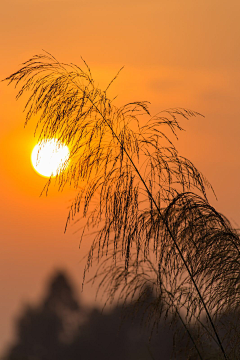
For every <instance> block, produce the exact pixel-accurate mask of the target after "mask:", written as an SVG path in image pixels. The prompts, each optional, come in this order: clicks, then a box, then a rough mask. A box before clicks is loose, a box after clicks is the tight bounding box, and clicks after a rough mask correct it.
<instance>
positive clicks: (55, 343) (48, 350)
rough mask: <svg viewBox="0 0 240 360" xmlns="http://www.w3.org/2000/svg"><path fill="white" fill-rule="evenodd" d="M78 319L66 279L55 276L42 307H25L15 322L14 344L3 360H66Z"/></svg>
mask: <svg viewBox="0 0 240 360" xmlns="http://www.w3.org/2000/svg"><path fill="white" fill-rule="evenodd" d="M80 315H81V308H80V306H79V303H78V301H77V300H76V298H75V295H74V292H73V288H72V286H71V285H70V282H69V280H68V278H67V275H66V274H65V273H63V272H58V273H57V274H54V276H53V278H52V279H51V281H50V283H49V286H48V291H47V294H46V296H45V298H44V299H43V301H42V303H41V304H40V305H39V306H36V307H32V306H29V305H28V306H26V308H25V309H24V312H23V315H22V316H21V317H20V318H19V319H18V321H17V341H16V343H15V344H14V345H13V346H12V347H11V348H10V350H9V352H8V354H7V355H6V357H5V358H6V359H8V360H33V359H34V360H35V359H39V360H40V359H41V360H50V359H51V360H52V359H58V360H61V359H66V357H65V355H66V350H67V348H68V343H69V341H70V342H71V341H72V338H73V336H74V334H75V331H76V324H74V322H75V323H76V318H79V316H80ZM71 319H72V320H73V323H72V324H71V323H70V321H71ZM77 325H78V323H77ZM71 327H73V329H71ZM73 330H74V331H73ZM70 335H72V336H71V338H70Z"/></svg>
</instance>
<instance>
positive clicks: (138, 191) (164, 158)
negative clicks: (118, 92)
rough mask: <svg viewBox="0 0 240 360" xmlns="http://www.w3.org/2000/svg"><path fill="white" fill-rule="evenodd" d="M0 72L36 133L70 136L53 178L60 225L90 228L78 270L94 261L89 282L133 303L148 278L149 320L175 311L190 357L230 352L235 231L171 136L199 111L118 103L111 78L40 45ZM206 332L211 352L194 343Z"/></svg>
mask: <svg viewBox="0 0 240 360" xmlns="http://www.w3.org/2000/svg"><path fill="white" fill-rule="evenodd" d="M117 76H118V74H117ZM117 76H116V77H117ZM116 77H115V78H116ZM115 78H114V79H113V80H115ZM5 80H7V81H8V82H9V83H15V86H17V85H21V87H20V90H19V92H18V94H17V99H18V98H19V97H21V96H22V95H23V94H25V93H28V94H30V95H29V97H28V100H27V103H26V106H25V111H26V124H27V123H28V121H29V120H30V119H31V118H34V117H36V118H37V120H36V131H38V133H39V140H41V139H46V138H57V139H59V140H60V141H62V142H63V143H65V144H66V145H68V146H69V149H70V153H71V154H70V164H69V166H68V168H67V169H66V170H65V171H64V172H62V173H59V174H58V175H57V177H56V182H57V184H58V187H59V189H60V190H62V189H63V188H64V186H65V185H66V184H70V185H71V186H73V187H74V188H75V189H76V197H75V199H74V201H73V202H72V205H71V208H70V211H69V215H68V219H67V224H68V223H69V222H70V221H72V220H74V219H75V220H76V218H77V217H79V216H80V217H81V220H82V219H83V218H84V219H85V226H84V228H83V231H82V236H81V239H82V237H83V236H87V234H88V232H89V231H94V234H95V235H94V238H93V240H92V244H91V248H90V251H89V254H88V257H87V261H86V267H85V272H84V280H85V274H86V273H87V272H88V270H89V269H90V268H91V267H92V265H93V262H97V263H98V270H97V272H96V275H95V276H94V278H93V279H92V281H95V280H96V279H98V280H99V287H100V288H101V289H102V288H104V289H105V290H106V291H108V295H109V297H108V298H109V300H110V301H111V300H112V299H114V298H115V297H116V296H118V298H119V299H120V300H123V301H127V300H128V299H130V298H131V299H134V298H136V297H137V300H136V303H140V300H141V299H142V298H144V294H145V289H146V285H150V286H151V287H152V289H153V291H154V294H155V298H154V299H155V300H154V301H153V302H152V303H151V304H150V305H149V307H148V313H149V314H150V315H149V319H150V320H151V321H150V322H151V324H152V326H153V328H154V327H157V324H158V323H159V321H160V318H161V317H165V318H169V317H170V316H171V319H172V321H171V323H172V325H173V326H174V324H175V322H174V319H175V318H178V319H180V323H181V324H182V326H183V327H184V329H185V331H186V334H187V335H188V336H189V339H190V344H191V346H189V357H188V358H189V359H190V358H199V359H213V358H214V357H216V354H217V356H218V359H233V358H234V357H232V356H233V355H232V354H233V353H234V351H235V350H236V349H235V350H234V349H233V345H232V342H227V343H226V341H224V337H223V336H222V335H221V334H222V333H221V331H220V330H219V326H218V320H219V319H220V317H221V316H222V314H223V313H224V312H227V311H230V310H234V309H237V306H238V303H239V261H240V257H239V251H240V241H239V234H238V232H237V230H235V229H233V228H232V226H231V224H230V223H229V221H228V220H227V219H226V218H225V217H224V216H223V215H221V214H220V213H218V212H217V211H216V210H215V209H214V208H213V207H212V206H211V205H210V204H209V201H208V198H207V193H206V189H210V190H212V191H213V189H212V187H211V185H210V184H209V183H208V181H207V180H206V178H205V177H204V176H203V175H202V173H201V172H200V171H198V170H197V169H196V167H195V166H194V165H193V163H192V162H191V161H190V160H188V159H186V158H185V157H182V156H181V155H180V154H179V153H178V151H177V149H176V147H175V145H174V143H173V140H172V138H175V139H177V136H178V133H179V132H180V131H181V130H183V128H182V126H181V125H180V122H179V119H180V118H185V119H190V118H192V117H196V116H201V114H199V113H197V112H195V111H191V110H188V109H183V108H171V109H167V110H164V111H161V112H159V113H158V114H157V115H154V116H152V115H151V114H150V110H149V103H148V102H143V101H136V102H132V103H128V104H126V105H124V106H121V107H117V106H116V105H115V104H114V99H111V98H110V97H108V92H109V87H110V86H111V84H112V82H113V80H112V81H111V82H110V84H109V85H108V86H107V88H106V89H104V90H101V89H99V88H98V87H97V86H96V85H95V83H94V80H93V77H92V74H91V71H90V69H89V67H88V65H87V64H86V62H85V61H83V68H80V67H78V66H76V65H74V64H69V65H68V64H64V63H60V62H58V61H57V60H56V59H55V58H54V57H53V56H52V55H51V54H49V53H44V54H42V55H36V56H34V57H33V58H31V59H29V60H28V61H27V62H25V63H24V64H23V66H22V67H21V68H20V70H18V71H17V72H15V73H13V74H12V75H10V76H9V77H7V78H6V79H5ZM52 180H53V179H52V178H50V179H49V181H48V183H47V184H46V190H47V189H48V186H49V185H50V183H51V181H52ZM193 325H195V330H194V331H193V330H192V329H193ZM234 336H236V332H235V335H234ZM206 339H208V340H207V341H209V343H211V344H212V348H213V352H212V353H211V354H210V353H208V354H206V353H205V351H204V349H203V341H206ZM234 346H235V347H236V344H235V345H234ZM235 354H236V352H235ZM191 356H192V357H191ZM193 356H195V357H193ZM234 356H235V355H234ZM234 359H236V357H235V358H234Z"/></svg>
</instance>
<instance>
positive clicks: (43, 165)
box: [31, 139, 69, 177]
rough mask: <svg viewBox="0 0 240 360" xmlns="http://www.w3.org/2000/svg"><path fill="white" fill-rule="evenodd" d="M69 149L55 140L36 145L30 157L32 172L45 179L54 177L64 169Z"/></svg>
mask: <svg viewBox="0 0 240 360" xmlns="http://www.w3.org/2000/svg"><path fill="white" fill-rule="evenodd" d="M68 159H69V149H68V147H67V146H66V145H64V144H63V143H61V142H60V141H58V140H57V139H47V140H43V141H41V142H40V143H38V144H37V145H36V146H35V147H34V149H33V151H32V155H31V161H32V165H33V168H34V170H35V171H36V172H37V173H38V174H40V175H42V176H45V177H50V176H56V175H57V174H58V173H59V172H61V171H63V170H64V169H66V167H67V165H68Z"/></svg>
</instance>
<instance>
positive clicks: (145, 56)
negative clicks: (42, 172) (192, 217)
mask: <svg viewBox="0 0 240 360" xmlns="http://www.w3.org/2000/svg"><path fill="white" fill-rule="evenodd" d="M239 14H240V2H239V0H229V1H225V0H201V1H200V0H195V1H192V0H130V1H129V0H121V1H120V0H115V1H110V0H108V1H107V0H101V1H97V0H59V1H58V0H55V1H54V0H52V1H51V0H1V1H0V49H1V50H0V51H1V56H0V62H1V66H0V78H1V79H3V78H5V77H6V76H8V75H9V74H10V73H12V72H14V71H16V70H17V69H18V68H19V65H20V64H21V63H22V62H23V61H25V60H27V59H28V58H29V57H31V56H32V55H34V54H38V53H40V52H41V50H42V49H45V50H47V51H49V52H51V53H52V54H53V55H54V56H55V57H57V58H58V59H59V60H60V61H64V62H73V63H76V64H81V59H80V57H81V56H82V57H83V58H84V59H85V60H86V61H87V62H88V64H89V65H90V67H91V69H92V72H93V75H94V76H95V78H96V80H97V82H98V83H99V85H100V86H101V85H102V86H104V85H106V84H107V82H108V81H109V80H111V78H112V77H113V76H114V75H115V73H116V72H117V71H118V70H119V68H120V67H122V66H123V65H125V69H124V71H123V72H122V73H121V75H120V77H119V78H118V80H117V81H116V82H115V84H114V85H113V88H112V93H113V94H114V95H118V98H117V100H116V103H118V104H123V103H125V102H127V101H135V100H149V101H151V103H152V106H151V111H152V113H153V114H154V113H156V112H158V111H160V110H163V109H165V108H168V107H176V106H181V107H186V108H190V109H193V110H197V111H199V112H201V113H203V114H204V115H205V116H206V118H205V119H203V118H198V119H193V120H192V121H189V122H187V121H183V122H182V125H183V127H185V129H186V130H187V131H186V132H184V133H182V134H181V135H180V140H179V142H178V147H179V150H180V151H181V153H182V154H183V155H185V156H187V157H189V158H190V159H191V160H192V161H193V162H194V164H195V165H196V166H197V167H198V168H199V169H200V170H201V171H202V172H203V173H204V174H205V175H206V177H207V178H208V179H209V181H210V182H211V183H212V185H213V187H214V189H215V191H216V194H217V196H218V202H216V201H215V200H214V199H213V197H212V196H210V199H211V200H212V204H213V205H214V206H215V207H216V208H217V209H218V210H219V211H221V212H223V213H224V214H225V215H226V216H227V217H228V218H229V219H230V220H231V221H233V222H234V221H235V222H236V223H238V224H240V205H239V204H240V190H239V189H240V186H239V177H240V160H239V152H240V143H239V136H240V116H239V115H240V107H239V83H240V47H239V44H240V23H239ZM15 95H16V90H14V88H13V86H12V87H7V86H6V83H5V82H4V83H0V122H1V126H0V154H1V157H0V164H1V167H0V174H1V176H0V192H1V196H0V201H1V210H0V211H1V214H0V222H1V226H0V231H1V254H0V290H1V294H0V299H1V300H0V305H1V306H0V319H1V324H0V351H1V349H2V346H3V345H4V344H6V342H7V341H8V340H10V339H11V336H12V330H13V323H12V320H13V318H14V316H16V315H17V314H18V313H19V311H20V309H21V306H22V304H23V303H24V302H28V301H33V300H36V299H37V297H38V296H39V295H40V294H41V291H42V287H43V284H44V282H45V280H46V278H47V277H48V275H49V274H50V273H51V272H52V271H53V269H55V268H64V269H67V270H68V271H69V273H70V275H72V276H73V277H74V279H75V283H76V284H78V285H79V288H80V285H81V276H82V269H83V264H82V263H79V260H80V259H81V256H82V253H81V252H79V250H78V241H79V238H78V235H77V234H75V235H74V234H73V232H74V231H75V227H72V228H70V229H69V231H68V233H67V234H66V235H64V234H63V229H64V224H65V220H66V216H67V207H68V205H69V200H71V198H72V197H73V196H74V193H73V192H72V191H71V190H66V192H64V193H60V194H59V193H57V191H56V190H54V189H52V190H51V191H50V194H49V196H48V197H47V198H46V197H41V198H40V197H39V194H40V192H41V190H42V188H43V186H44V184H45V181H46V180H45V179H44V178H43V177H40V176H39V175H37V174H36V173H35V172H34V170H33V169H32V167H31V163H30V154H31V150H32V148H33V146H34V144H35V142H36V139H34V138H33V129H34V124H30V125H29V126H28V127H27V128H26V129H23V123H24V114H23V113H22V109H23V106H24V102H23V101H22V100H20V101H18V102H16V101H15V98H14V97H15ZM239 227H240V226H239ZM83 297H84V299H85V301H87V302H88V303H91V302H93V301H94V290H90V289H89V288H87V289H86V291H85V292H84V293H83Z"/></svg>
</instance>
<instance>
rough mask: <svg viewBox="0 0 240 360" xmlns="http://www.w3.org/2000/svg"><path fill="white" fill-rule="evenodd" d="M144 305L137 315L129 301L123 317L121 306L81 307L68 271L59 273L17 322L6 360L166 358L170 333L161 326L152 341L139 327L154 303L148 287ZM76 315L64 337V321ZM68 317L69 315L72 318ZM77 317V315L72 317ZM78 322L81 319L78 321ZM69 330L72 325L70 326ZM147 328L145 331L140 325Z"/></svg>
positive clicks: (170, 338) (138, 359) (132, 359)
mask: <svg viewBox="0 0 240 360" xmlns="http://www.w3.org/2000/svg"><path fill="white" fill-rule="evenodd" d="M146 294H147V296H146V297H145V299H144V301H143V302H142V309H141V311H138V313H137V315H136V316H134V317H133V311H135V310H136V309H135V307H134V305H133V304H131V303H130V304H127V305H126V307H125V309H124V310H125V311H124V314H125V321H122V315H123V314H122V311H123V309H122V307H120V306H114V307H113V308H112V309H111V310H108V311H107V312H105V313H102V312H101V311H99V310H98V309H85V308H84V307H82V306H80V305H79V303H78V301H77V300H76V297H75V295H74V289H73V288H72V286H71V285H70V283H69V278H68V277H67V276H66V274H65V273H64V272H57V273H56V274H54V276H53V277H52V278H51V281H50V282H49V283H48V287H47V292H46V295H45V296H44V298H43V299H42V301H41V302H40V304H39V305H38V306H35V307H33V306H29V305H28V306H27V307H25V309H24V310H23V312H22V315H21V316H20V317H19V319H18V321H17V324H16V325H17V339H16V341H15V343H14V344H13V345H12V346H10V347H9V349H8V351H7V352H6V354H5V356H4V357H3V358H4V359H5V360H33V359H34V360H35V359H38V360H52V359H57V360H61V359H65V360H68V359H69V360H75V359H76V360H80V359H88V360H93V359H96V358H97V359H100V360H105V359H116V360H122V359H124V360H135V359H136V360H141V359H142V360H150V359H152V358H153V357H154V359H155V360H157V359H158V360H165V359H168V358H170V354H171V351H172V347H173V344H172V335H173V334H172V332H171V331H170V330H166V328H165V327H162V326H160V327H159V333H158V334H157V335H154V336H153V338H152V339H151V342H149V334H148V332H146V331H145V332H143V331H140V330H141V321H142V320H143V317H144V313H145V309H146V307H147V306H148V305H149V304H150V303H151V302H152V301H153V296H152V293H151V290H150V289H148V290H147V289H146ZM71 315H74V319H75V322H74V324H73V325H74V328H73V329H72V330H73V331H71V337H69V333H68V337H66V336H65V335H66V328H65V326H66V323H68V324H69V320H70V319H71ZM69 316H70V317H69ZM72 318H73V317H72ZM76 320H77V321H76ZM68 330H69V329H68ZM142 330H143V329H142Z"/></svg>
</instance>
